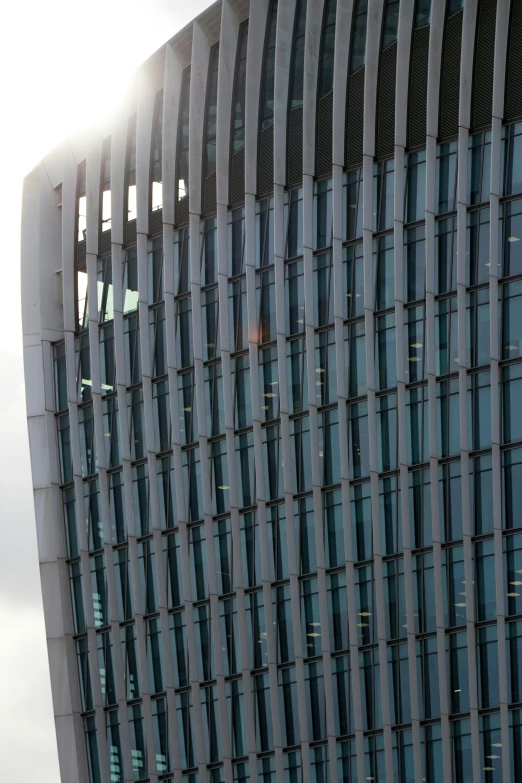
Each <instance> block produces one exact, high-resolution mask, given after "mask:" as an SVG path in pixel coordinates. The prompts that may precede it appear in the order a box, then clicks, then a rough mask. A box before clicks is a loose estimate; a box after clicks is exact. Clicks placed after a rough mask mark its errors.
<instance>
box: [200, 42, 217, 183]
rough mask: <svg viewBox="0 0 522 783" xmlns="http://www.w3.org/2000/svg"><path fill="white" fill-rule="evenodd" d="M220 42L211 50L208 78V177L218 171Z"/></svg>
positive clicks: (206, 129)
mask: <svg viewBox="0 0 522 783" xmlns="http://www.w3.org/2000/svg"><path fill="white" fill-rule="evenodd" d="M218 66H219V42H218V43H216V44H214V45H213V46H212V47H211V49H210V57H209V64H208V76H207V106H206V111H205V128H204V133H205V148H204V158H203V176H204V177H208V176H210V174H212V173H213V172H214V171H215V170H216V128H217V125H216V120H217V95H218Z"/></svg>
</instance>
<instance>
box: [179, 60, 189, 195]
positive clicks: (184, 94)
mask: <svg viewBox="0 0 522 783" xmlns="http://www.w3.org/2000/svg"><path fill="white" fill-rule="evenodd" d="M189 103H190V66H189V67H188V68H185V70H184V71H183V75H182V78H181V96H180V106H179V120H178V153H177V155H178V160H177V172H176V179H177V188H176V200H177V201H181V199H182V198H184V197H185V196H188V184H189Z"/></svg>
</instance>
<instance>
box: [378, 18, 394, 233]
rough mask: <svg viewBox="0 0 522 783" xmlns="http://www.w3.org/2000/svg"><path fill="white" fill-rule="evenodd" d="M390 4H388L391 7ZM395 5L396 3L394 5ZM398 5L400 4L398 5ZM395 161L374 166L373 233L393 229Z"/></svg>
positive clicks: (387, 161) (386, 161) (382, 162)
mask: <svg viewBox="0 0 522 783" xmlns="http://www.w3.org/2000/svg"><path fill="white" fill-rule="evenodd" d="M389 5H390V4H388V7H389ZM392 5H394V3H392ZM397 5H398V3H397ZM394 173H395V161H394V160H384V161H381V162H380V163H374V165H373V231H374V232H377V231H388V230H389V229H392V228H393V203H394V202H393V185H394Z"/></svg>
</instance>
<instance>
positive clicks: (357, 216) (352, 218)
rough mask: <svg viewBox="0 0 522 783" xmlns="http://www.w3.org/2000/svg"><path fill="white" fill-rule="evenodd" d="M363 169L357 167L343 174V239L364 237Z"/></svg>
mask: <svg viewBox="0 0 522 783" xmlns="http://www.w3.org/2000/svg"><path fill="white" fill-rule="evenodd" d="M362 199H363V171H362V169H355V170H354V171H348V172H346V173H345V174H344V175H343V240H344V241H345V242H346V241H348V240H350V239H358V238H360V237H362V218H363V205H362Z"/></svg>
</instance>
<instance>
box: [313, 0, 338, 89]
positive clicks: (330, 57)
mask: <svg viewBox="0 0 522 783" xmlns="http://www.w3.org/2000/svg"><path fill="white" fill-rule="evenodd" d="M336 12H337V0H326V2H325V4H324V11H323V31H322V39H321V55H320V56H321V59H320V62H319V82H318V84H319V88H318V97H319V98H323V97H324V96H325V95H327V94H328V93H329V92H331V90H332V89H333V71H334V53H335V17H336Z"/></svg>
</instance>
